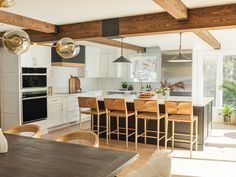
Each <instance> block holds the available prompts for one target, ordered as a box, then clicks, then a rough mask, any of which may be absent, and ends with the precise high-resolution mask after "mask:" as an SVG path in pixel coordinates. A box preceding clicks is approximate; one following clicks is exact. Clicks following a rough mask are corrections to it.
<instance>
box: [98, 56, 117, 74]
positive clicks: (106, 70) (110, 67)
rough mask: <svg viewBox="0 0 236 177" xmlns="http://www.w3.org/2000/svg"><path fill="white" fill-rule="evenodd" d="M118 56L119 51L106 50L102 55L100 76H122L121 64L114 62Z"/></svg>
mask: <svg viewBox="0 0 236 177" xmlns="http://www.w3.org/2000/svg"><path fill="white" fill-rule="evenodd" d="M117 58H118V55H117V52H113V53H110V52H104V53H101V55H100V77H104V78H117V77H121V66H120V64H118V63H113V61H114V60H116V59H117Z"/></svg>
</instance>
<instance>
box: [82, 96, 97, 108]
mask: <svg viewBox="0 0 236 177" xmlns="http://www.w3.org/2000/svg"><path fill="white" fill-rule="evenodd" d="M78 102H79V107H80V108H91V109H98V100H97V98H95V97H78Z"/></svg>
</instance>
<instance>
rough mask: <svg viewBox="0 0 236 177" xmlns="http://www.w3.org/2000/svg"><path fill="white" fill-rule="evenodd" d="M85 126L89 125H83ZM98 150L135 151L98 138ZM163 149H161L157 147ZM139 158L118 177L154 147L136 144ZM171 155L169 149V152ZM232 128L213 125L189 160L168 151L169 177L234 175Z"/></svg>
mask: <svg viewBox="0 0 236 177" xmlns="http://www.w3.org/2000/svg"><path fill="white" fill-rule="evenodd" d="M84 127H89V123H87V124H84ZM76 130H79V126H78V125H73V126H69V127H67V128H63V129H59V130H56V131H52V132H50V133H49V134H47V135H43V136H42V138H45V139H51V140H54V139H56V138H57V137H58V136H59V135H62V134H64V133H68V132H72V131H76ZM100 148H108V149H114V150H122V151H135V149H134V143H132V142H130V143H129V149H128V150H127V149H126V148H125V142H124V141H116V140H111V142H110V144H109V147H107V146H106V144H105V139H100ZM161 148H163V147H161ZM137 151H138V153H139V155H140V158H139V159H138V160H136V161H135V162H134V163H133V164H131V165H130V166H128V167H127V168H126V169H124V170H123V171H122V172H121V173H119V175H118V177H125V176H126V175H127V174H128V173H129V172H131V171H133V170H136V169H138V168H139V167H141V166H142V165H143V164H144V163H145V162H146V161H147V160H148V159H149V158H150V156H151V154H152V153H153V152H155V151H156V146H155V145H148V144H147V145H145V144H141V143H140V144H138V150H137ZM169 151H170V152H171V150H169ZM235 152H236V126H225V125H222V124H215V125H214V128H213V130H212V134H211V136H210V137H209V138H208V139H207V146H206V148H205V149H204V151H197V152H195V151H194V152H193V159H192V160H190V159H189V151H188V150H182V149H175V150H174V151H172V152H171V157H172V174H173V175H172V177H235V176H236V172H235V169H236V153H235Z"/></svg>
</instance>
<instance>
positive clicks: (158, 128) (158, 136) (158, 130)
mask: <svg viewBox="0 0 236 177" xmlns="http://www.w3.org/2000/svg"><path fill="white" fill-rule="evenodd" d="M159 144H160V119H157V149H158V150H159V149H160V147H159V146H160V145H159Z"/></svg>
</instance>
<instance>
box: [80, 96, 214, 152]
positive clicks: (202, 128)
mask: <svg viewBox="0 0 236 177" xmlns="http://www.w3.org/2000/svg"><path fill="white" fill-rule="evenodd" d="M84 96H92V95H90V94H89V93H87V94H84ZM93 96H96V97H98V100H99V107H100V109H104V101H103V100H104V98H124V99H125V100H126V102H127V108H128V110H130V111H133V110H134V104H133V102H134V99H136V98H137V95H135V94H112V95H110V94H107V93H105V92H103V93H102V94H101V93H100V94H95V95H93ZM150 99H153V100H158V101H159V106H160V113H165V108H164V103H165V101H167V100H172V101H192V103H193V112H194V115H195V116H198V119H199V121H198V122H199V123H198V124H199V125H198V149H199V150H203V149H204V144H205V139H206V138H207V136H208V135H209V133H210V131H211V128H212V107H213V100H214V99H213V98H211V97H204V98H193V97H179V96H169V97H168V98H158V96H153V97H151V98H150ZM95 119H96V117H95ZM94 122H95V123H96V120H95V121H94ZM105 122H106V117H105V116H101V118H100V125H102V126H105ZM120 126H122V127H124V126H125V124H124V119H120ZM134 127H135V124H134V116H133V117H131V118H129V128H134ZM143 127H144V126H143V121H142V120H139V127H138V129H139V130H138V131H141V132H142V131H143ZM115 128H116V119H115V118H114V119H112V120H111V130H113V129H115ZM148 128H149V129H151V130H152V129H153V130H155V129H156V123H155V122H153V121H151V120H150V121H148ZM164 131H165V125H164V120H162V121H161V132H164ZM175 131H176V132H178V133H189V131H190V125H189V123H177V124H176V125H175ZM168 135H171V125H170V127H169V132H168ZM101 137H104V138H105V137H106V135H105V133H104V134H102V135H101ZM176 137H177V138H178V136H176ZM111 138H112V139H116V135H115V134H114V135H112V137H111ZM124 139H125V137H124V136H123V137H122V135H120V140H124ZM129 141H134V136H131V137H130V138H129ZM139 142H140V143H143V142H144V139H143V138H140V139H139ZM147 143H150V144H156V140H155V139H148V138H147ZM169 143H171V142H169ZM160 144H161V145H164V140H162V141H161V142H160ZM169 145H170V144H169ZM175 147H180V148H189V144H187V143H182V142H175Z"/></svg>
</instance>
